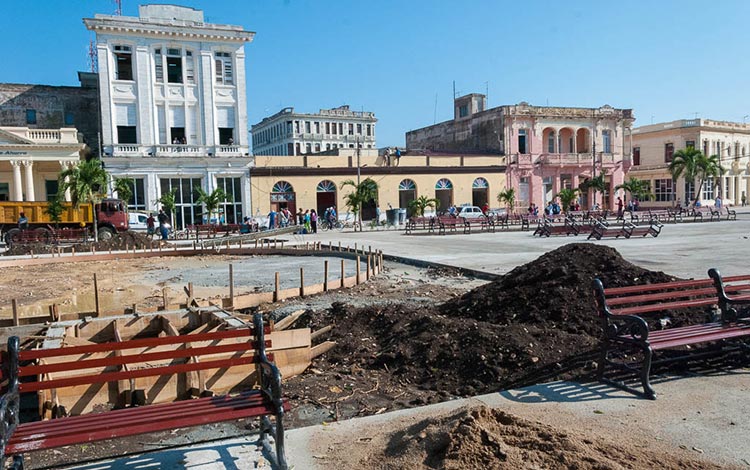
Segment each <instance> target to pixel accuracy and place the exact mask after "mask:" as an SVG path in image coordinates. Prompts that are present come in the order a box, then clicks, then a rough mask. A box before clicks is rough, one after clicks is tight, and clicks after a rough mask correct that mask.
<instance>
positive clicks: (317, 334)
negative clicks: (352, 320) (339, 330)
mask: <svg viewBox="0 0 750 470" xmlns="http://www.w3.org/2000/svg"><path fill="white" fill-rule="evenodd" d="M331 330H333V325H328V326H324V327H323V328H321V329H319V330H315V331H313V333H312V334H311V335H310V339H311V340H313V341H314V340H316V339H318V338H320V337H321V336H323V335H324V334H326V333H328V332H329V331H331Z"/></svg>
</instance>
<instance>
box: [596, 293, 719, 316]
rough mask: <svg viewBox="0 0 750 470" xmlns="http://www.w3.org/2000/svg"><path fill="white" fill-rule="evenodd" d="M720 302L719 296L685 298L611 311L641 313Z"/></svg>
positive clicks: (631, 313)
mask: <svg viewBox="0 0 750 470" xmlns="http://www.w3.org/2000/svg"><path fill="white" fill-rule="evenodd" d="M718 302H719V301H718V300H717V298H716V297H713V298H705V299H696V300H684V301H681V302H667V303H663V304H650V305H639V306H637V307H626V308H620V309H611V310H610V312H612V313H613V314H614V315H637V314H639V313H648V312H660V311H667V310H674V309H678V308H690V307H704V306H706V305H714V304H716V303H718Z"/></svg>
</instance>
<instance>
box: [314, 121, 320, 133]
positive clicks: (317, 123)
mask: <svg viewBox="0 0 750 470" xmlns="http://www.w3.org/2000/svg"><path fill="white" fill-rule="evenodd" d="M315 133H316V134H320V123H319V122H316V123H315Z"/></svg>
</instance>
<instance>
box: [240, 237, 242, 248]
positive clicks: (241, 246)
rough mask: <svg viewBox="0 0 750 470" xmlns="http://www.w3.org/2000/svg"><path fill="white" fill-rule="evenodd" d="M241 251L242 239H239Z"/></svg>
mask: <svg viewBox="0 0 750 470" xmlns="http://www.w3.org/2000/svg"><path fill="white" fill-rule="evenodd" d="M241 249H242V239H241V238H240V250H241Z"/></svg>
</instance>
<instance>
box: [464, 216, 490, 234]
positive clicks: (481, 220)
mask: <svg viewBox="0 0 750 470" xmlns="http://www.w3.org/2000/svg"><path fill="white" fill-rule="evenodd" d="M472 227H479V230H480V231H481V232H485V231H486V232H493V233H494V232H495V220H494V219H493V218H492V217H477V218H475V219H464V233H471V229H472Z"/></svg>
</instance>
